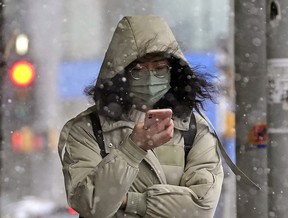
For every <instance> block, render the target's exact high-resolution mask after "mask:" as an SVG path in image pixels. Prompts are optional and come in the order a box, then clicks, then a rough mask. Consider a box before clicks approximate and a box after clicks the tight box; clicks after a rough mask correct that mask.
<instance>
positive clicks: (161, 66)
mask: <svg viewBox="0 0 288 218" xmlns="http://www.w3.org/2000/svg"><path fill="white" fill-rule="evenodd" d="M165 68H167V65H160V66H157V67H156V70H162V69H165Z"/></svg>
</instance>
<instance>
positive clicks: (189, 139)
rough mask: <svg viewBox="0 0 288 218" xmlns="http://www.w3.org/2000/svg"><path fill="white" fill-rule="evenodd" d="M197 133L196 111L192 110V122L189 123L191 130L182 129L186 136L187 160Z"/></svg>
mask: <svg viewBox="0 0 288 218" xmlns="http://www.w3.org/2000/svg"><path fill="white" fill-rule="evenodd" d="M196 133H197V128H196V118H195V115H194V113H193V112H192V114H191V118H190V123H189V130H187V131H181V134H182V136H183V137H184V151H185V161H186V159H187V156H188V153H189V151H190V150H191V148H192V146H193V143H194V139H195V136H196Z"/></svg>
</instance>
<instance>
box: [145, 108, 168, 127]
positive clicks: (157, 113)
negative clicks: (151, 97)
mask: <svg viewBox="0 0 288 218" xmlns="http://www.w3.org/2000/svg"><path fill="white" fill-rule="evenodd" d="M167 117H169V118H170V119H171V118H172V110H171V109H152V110H148V111H147V112H146V114H145V119H144V128H145V129H148V128H149V127H150V126H152V125H153V124H155V123H157V122H160V121H162V120H164V119H165V118H167Z"/></svg>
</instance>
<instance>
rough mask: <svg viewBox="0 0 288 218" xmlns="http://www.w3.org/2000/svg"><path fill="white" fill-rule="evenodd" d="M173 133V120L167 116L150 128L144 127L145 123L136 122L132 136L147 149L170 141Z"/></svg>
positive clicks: (135, 141) (133, 139)
mask: <svg viewBox="0 0 288 218" xmlns="http://www.w3.org/2000/svg"><path fill="white" fill-rule="evenodd" d="M173 133H174V123H173V120H172V119H170V118H166V119H164V120H162V121H160V122H157V123H155V124H153V125H152V126H151V127H149V128H148V129H144V123H136V125H135V127H134V129H133V132H132V134H131V135H130V137H131V140H132V141H133V142H134V143H135V144H137V145H138V146H139V147H140V148H142V149H144V150H145V151H147V150H149V149H153V148H156V147H158V146H160V145H163V144H164V143H166V142H168V141H169V140H170V139H171V138H172V137H173Z"/></svg>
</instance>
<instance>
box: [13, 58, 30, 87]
mask: <svg viewBox="0 0 288 218" xmlns="http://www.w3.org/2000/svg"><path fill="white" fill-rule="evenodd" d="M9 76H10V80H11V82H12V83H13V84H14V85H16V86H22V87H26V86H29V85H31V84H32V83H33V82H34V79H35V68H34V66H33V64H32V63H31V62H29V61H27V60H17V61H16V62H15V63H13V64H12V66H11V68H10V72H9Z"/></svg>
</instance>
